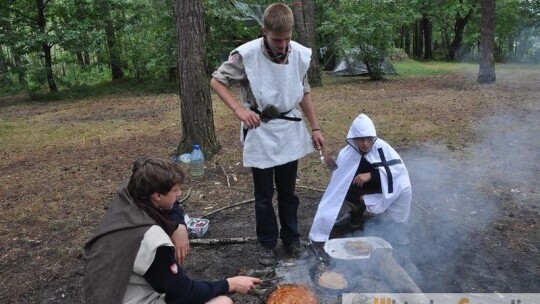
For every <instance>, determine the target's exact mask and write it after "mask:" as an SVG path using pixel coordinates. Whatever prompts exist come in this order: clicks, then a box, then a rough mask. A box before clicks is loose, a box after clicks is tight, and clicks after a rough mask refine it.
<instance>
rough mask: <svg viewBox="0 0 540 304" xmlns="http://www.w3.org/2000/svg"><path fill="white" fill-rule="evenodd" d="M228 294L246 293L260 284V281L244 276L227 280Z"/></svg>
mask: <svg viewBox="0 0 540 304" xmlns="http://www.w3.org/2000/svg"><path fill="white" fill-rule="evenodd" d="M227 282H229V292H239V293H247V292H248V291H250V290H251V289H253V288H255V286H256V285H259V284H261V279H259V278H254V277H246V276H236V277H231V278H228V279H227Z"/></svg>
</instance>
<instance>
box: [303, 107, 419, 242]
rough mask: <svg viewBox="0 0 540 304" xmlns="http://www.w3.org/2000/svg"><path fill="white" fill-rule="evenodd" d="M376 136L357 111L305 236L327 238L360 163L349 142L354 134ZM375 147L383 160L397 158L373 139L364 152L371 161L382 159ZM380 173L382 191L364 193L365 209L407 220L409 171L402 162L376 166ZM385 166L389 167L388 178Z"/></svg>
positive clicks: (355, 151)
mask: <svg viewBox="0 0 540 304" xmlns="http://www.w3.org/2000/svg"><path fill="white" fill-rule="evenodd" d="M365 136H376V133H375V127H374V126H373V122H372V121H371V119H369V117H367V116H366V115H365V114H360V115H359V116H358V117H357V118H356V119H355V120H354V122H353V125H352V126H351V128H350V130H349V133H348V134H347V142H348V143H349V145H347V146H346V147H344V148H343V149H342V150H341V151H340V152H339V155H338V158H337V160H336V163H337V165H338V169H337V170H335V171H334V172H333V173H332V178H331V180H330V183H329V184H328V187H327V188H326V191H325V192H324V194H323V197H322V199H321V202H320V203H319V206H318V208H317V213H316V214H315V218H314V220H313V224H312V226H311V231H310V232H309V238H310V239H311V240H313V241H316V242H325V241H327V240H328V237H329V235H330V231H331V230H332V227H333V226H334V223H335V221H336V218H337V216H338V213H339V210H340V209H341V205H342V204H343V201H344V199H345V196H346V194H347V191H348V189H349V187H350V186H351V184H352V181H353V179H354V174H355V173H356V170H357V168H358V165H359V164H360V160H361V157H362V155H361V154H360V152H359V151H358V149H357V148H356V146H355V145H354V142H353V140H352V139H353V138H355V137H365ZM379 149H381V151H382V152H383V155H384V157H385V159H386V161H387V162H388V161H391V160H401V157H400V156H399V154H398V153H397V152H396V151H395V150H394V149H393V148H392V147H391V146H390V145H389V144H388V143H386V142H385V141H384V140H382V139H377V140H376V141H375V143H374V144H373V147H372V148H371V150H370V151H369V152H368V153H366V154H365V155H364V157H365V158H366V160H367V161H368V162H369V163H371V164H374V163H380V162H382V160H381V156H380V153H379ZM377 168H378V170H379V172H380V175H381V188H382V193H377V194H366V195H364V202H365V204H366V210H367V211H369V212H371V213H375V214H379V213H383V212H385V211H388V213H389V215H390V216H391V217H392V219H393V220H394V221H396V222H399V223H405V222H407V220H408V218H409V213H410V208H411V196H412V192H411V183H410V180H409V173H408V172H407V168H406V167H405V164H404V163H403V161H402V160H401V163H399V164H394V165H390V166H387V167H386V168H385V167H384V166H379V167H377ZM386 169H388V170H390V175H391V179H389V174H388V173H387V171H386ZM389 180H391V185H392V189H391V190H392V191H391V192H390V191H389Z"/></svg>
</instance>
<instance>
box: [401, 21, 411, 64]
mask: <svg viewBox="0 0 540 304" xmlns="http://www.w3.org/2000/svg"><path fill="white" fill-rule="evenodd" d="M403 31H404V32H405V45H404V48H405V53H407V56H409V57H412V54H411V27H410V26H408V25H404V26H403Z"/></svg>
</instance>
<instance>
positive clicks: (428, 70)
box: [392, 60, 477, 77]
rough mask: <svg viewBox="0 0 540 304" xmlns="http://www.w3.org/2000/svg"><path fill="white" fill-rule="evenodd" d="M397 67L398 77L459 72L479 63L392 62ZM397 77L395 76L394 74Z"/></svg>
mask: <svg viewBox="0 0 540 304" xmlns="http://www.w3.org/2000/svg"><path fill="white" fill-rule="evenodd" d="M392 64H393V65H394V67H395V68H396V70H397V72H398V75H399V76H397V77H412V76H429V75H441V74H448V73H454V72H458V71H460V70H462V69H466V68H471V67H476V66H477V64H470V63H453V62H442V61H437V62H420V61H415V60H404V61H400V62H394V63H392ZM392 77H395V76H392Z"/></svg>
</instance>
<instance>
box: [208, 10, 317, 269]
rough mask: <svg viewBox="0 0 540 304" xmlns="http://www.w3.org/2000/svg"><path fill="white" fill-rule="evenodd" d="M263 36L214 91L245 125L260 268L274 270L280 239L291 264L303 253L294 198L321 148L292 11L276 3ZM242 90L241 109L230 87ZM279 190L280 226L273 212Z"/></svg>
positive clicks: (234, 60) (234, 55)
mask: <svg viewBox="0 0 540 304" xmlns="http://www.w3.org/2000/svg"><path fill="white" fill-rule="evenodd" d="M263 18H264V26H263V28H262V32H263V34H264V36H263V37H262V38H259V39H255V40H253V41H250V42H248V43H246V44H243V45H241V46H240V47H238V48H237V49H235V50H234V51H233V52H231V55H230V57H229V60H228V61H226V62H224V63H223V64H222V65H221V66H220V67H219V68H218V70H217V71H215V72H214V73H213V75H212V76H213V78H212V81H211V83H210V86H211V87H212V88H213V89H214V90H215V91H216V93H217V95H218V96H219V98H220V99H221V100H222V101H223V102H224V103H225V104H226V105H227V106H228V107H229V108H230V109H231V110H232V111H233V112H234V114H235V115H236V117H237V118H238V119H239V120H240V121H241V126H242V134H241V138H242V141H243V144H244V151H243V164H244V167H251V168H252V173H253V182H254V188H255V189H254V192H255V193H254V194H255V216H256V226H257V227H256V230H257V238H258V241H259V243H260V245H261V249H260V255H259V261H260V262H261V264H263V265H272V264H274V263H275V255H274V248H275V247H276V245H277V241H278V237H279V238H281V240H282V242H283V245H284V247H285V249H286V250H287V251H289V252H290V253H291V254H292V256H293V257H295V258H302V257H305V255H306V253H305V251H304V249H303V248H302V246H301V244H300V240H299V233H298V222H297V210H298V205H299V200H298V197H297V196H296V194H295V186H296V175H297V169H298V159H299V158H301V157H303V156H305V155H306V154H308V153H311V152H313V148H314V147H315V148H316V149H321V148H324V139H323V137H322V134H321V131H320V129H319V126H318V122H317V118H316V115H315V111H314V109H313V103H312V101H311V96H310V94H309V90H310V88H309V85H308V84H307V81H306V74H307V70H308V68H309V63H310V60H311V50H310V49H308V48H305V47H303V46H302V45H300V44H298V43H296V42H294V41H291V37H292V27H293V24H294V20H293V15H292V11H291V9H290V8H289V7H288V6H287V5H285V4H283V3H274V4H272V5H270V6H269V7H268V8H267V9H266V10H265V12H264V16H263ZM233 82H238V83H240V85H241V95H242V96H241V97H242V102H241V104H239V103H238V102H237V101H236V100H235V98H234V97H233V96H232V94H231V92H230V91H229V89H228V87H229V86H230V85H231V83H233ZM298 106H300V108H302V111H303V112H304V114H305V115H306V117H307V120H308V121H309V124H310V126H311V138H310V134H309V131H308V130H307V128H306V124H305V122H304V121H302V113H301V112H300V111H299V110H298V109H297V107H298ZM274 182H275V185H276V190H277V199H278V209H279V222H280V225H281V228H280V229H279V228H278V223H277V219H276V214H275V211H274V208H273V206H272V197H273V194H274Z"/></svg>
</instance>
